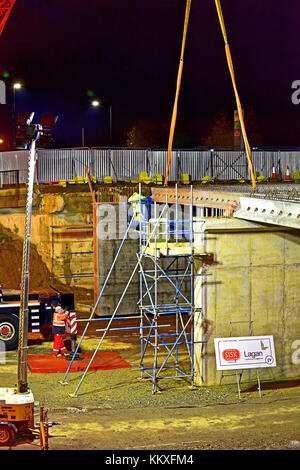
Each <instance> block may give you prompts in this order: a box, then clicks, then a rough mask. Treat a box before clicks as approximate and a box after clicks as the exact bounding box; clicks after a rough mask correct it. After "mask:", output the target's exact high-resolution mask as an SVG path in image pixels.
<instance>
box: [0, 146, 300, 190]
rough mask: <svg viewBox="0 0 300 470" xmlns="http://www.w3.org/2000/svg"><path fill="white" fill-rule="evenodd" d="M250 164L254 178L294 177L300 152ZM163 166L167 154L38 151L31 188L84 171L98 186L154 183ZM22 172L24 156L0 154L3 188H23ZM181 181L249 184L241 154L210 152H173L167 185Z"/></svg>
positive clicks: (256, 158)
mask: <svg viewBox="0 0 300 470" xmlns="http://www.w3.org/2000/svg"><path fill="white" fill-rule="evenodd" d="M252 161H253V168H254V171H255V172H256V174H257V175H264V176H265V177H271V175H272V171H273V169H274V168H275V169H276V173H280V172H281V173H282V175H283V176H284V174H285V171H286V168H287V166H288V167H289V173H290V175H291V176H292V175H293V174H294V173H297V172H298V174H299V170H300V151H279V150H276V151H265V150H262V151H260V150H255V151H253V153H252ZM166 163H167V149H147V148H142V149H129V148H77V149H73V148H70V149H38V150H37V165H36V175H35V182H36V183H39V184H43V183H50V182H59V181H60V180H66V181H69V180H74V179H76V177H85V176H86V171H85V168H86V167H87V168H88V169H89V172H90V174H91V175H93V176H94V177H95V178H96V180H97V181H99V182H101V181H103V180H104V178H105V177H106V176H110V177H111V178H112V181H114V182H116V181H118V180H124V181H135V180H138V179H139V175H140V173H141V172H147V174H148V175H149V177H150V178H151V179H153V178H154V176H155V175H157V174H158V175H163V176H164V173H165V168H166ZM27 168H28V151H27V150H17V151H11V152H2V153H0V172H2V174H3V175H5V176H3V182H2V184H15V183H24V182H26V180H27V171H28V170H27ZM16 172H17V173H16ZM13 174H14V175H16V174H17V175H18V181H17V178H16V177H14V178H13V179H12V176H11V177H8V175H13ZM183 175H189V179H190V181H191V182H198V181H201V180H202V179H203V178H204V177H210V178H216V179H218V180H219V181H231V180H239V179H245V180H249V178H250V175H249V168H248V165H247V159H246V154H245V152H241V151H229V150H215V149H210V150H189V149H187V150H185V149H178V150H173V152H172V159H171V165H170V170H169V182H172V181H174V182H178V183H180V182H181V181H182V176H183ZM0 184H1V181H0Z"/></svg>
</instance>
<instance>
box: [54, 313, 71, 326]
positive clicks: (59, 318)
mask: <svg viewBox="0 0 300 470" xmlns="http://www.w3.org/2000/svg"><path fill="white" fill-rule="evenodd" d="M67 317H68V314H67V313H65V312H64V311H63V310H59V311H58V312H54V314H53V322H52V324H53V326H62V327H64V326H65V325H66V319H67Z"/></svg>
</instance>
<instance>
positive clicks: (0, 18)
mask: <svg viewBox="0 0 300 470" xmlns="http://www.w3.org/2000/svg"><path fill="white" fill-rule="evenodd" d="M15 1H16V0H0V36H1V34H2V31H3V29H4V26H5V23H6V21H7V19H8V17H9V14H10V12H11V10H12V7H13V6H14V3H15Z"/></svg>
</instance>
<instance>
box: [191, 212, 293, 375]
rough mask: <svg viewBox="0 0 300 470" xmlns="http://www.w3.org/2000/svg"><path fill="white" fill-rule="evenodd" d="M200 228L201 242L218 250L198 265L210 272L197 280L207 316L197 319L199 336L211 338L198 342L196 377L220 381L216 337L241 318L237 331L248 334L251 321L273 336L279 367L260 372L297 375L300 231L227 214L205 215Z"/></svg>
mask: <svg viewBox="0 0 300 470" xmlns="http://www.w3.org/2000/svg"><path fill="white" fill-rule="evenodd" d="M196 231H201V234H199V235H198V243H200V244H202V245H203V246H204V248H205V250H206V251H208V252H212V253H213V254H214V262H213V263H212V264H211V265H206V266H200V265H199V272H202V273H203V274H205V276H204V277H201V278H199V277H198V278H197V280H196V295H195V298H196V304H197V306H199V307H202V309H203V319H202V318H198V319H196V325H195V328H196V340H197V339H200V340H201V339H205V340H208V343H207V344H206V346H204V347H203V350H202V351H201V346H200V345H196V348H195V361H196V368H197V373H198V374H197V378H196V383H197V384H201V383H205V384H215V383H219V380H220V376H221V372H220V371H216V367H215V354H214V342H213V338H215V337H228V336H229V335H230V325H229V322H241V323H234V327H233V336H248V335H249V333H250V329H249V326H250V321H252V322H253V324H252V325H253V333H254V335H269V334H271V335H273V336H274V344H275V351H276V358H277V367H276V368H266V369H261V371H260V375H261V377H264V378H270V379H271V378H275V377H293V376H298V375H299V370H300V365H299V364H297V362H299V361H297V360H296V361H295V348H297V344H298V343H299V340H300V319H299V305H300V290H299V277H300V233H299V231H297V230H294V231H293V230H288V229H282V228H278V229H277V228H276V227H275V228H270V227H266V226H264V225H260V224H259V223H256V224H255V223H252V222H246V221H242V220H238V219H224V218H223V219H213V218H210V219H207V220H204V222H203V223H202V224H201V223H199V227H198V229H197V230H196ZM202 269H203V271H201V270H202ZM202 320H203V321H202ZM297 341H298V343H297ZM298 348H299V344H298ZM227 374H228V372H227ZM249 374H250V376H251V374H252V376H254V375H253V374H256V371H253V370H252V371H246V372H245V376H246V375H247V376H248V375H249ZM223 380H224V381H225V382H226V380H231V381H235V380H236V379H235V376H233V377H231V378H226V377H225V378H224V379H223Z"/></svg>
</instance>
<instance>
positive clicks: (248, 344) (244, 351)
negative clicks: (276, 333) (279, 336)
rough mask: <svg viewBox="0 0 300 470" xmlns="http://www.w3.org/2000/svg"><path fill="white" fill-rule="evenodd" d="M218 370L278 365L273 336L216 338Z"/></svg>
mask: <svg viewBox="0 0 300 470" xmlns="http://www.w3.org/2000/svg"><path fill="white" fill-rule="evenodd" d="M214 343H215V354H216V365H217V370H226V369H252V368H258V367H276V356H275V349H274V341H273V336H240V337H230V338H215V339H214Z"/></svg>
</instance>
